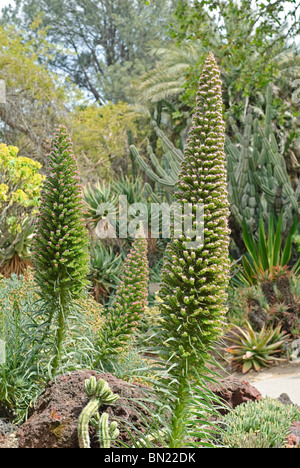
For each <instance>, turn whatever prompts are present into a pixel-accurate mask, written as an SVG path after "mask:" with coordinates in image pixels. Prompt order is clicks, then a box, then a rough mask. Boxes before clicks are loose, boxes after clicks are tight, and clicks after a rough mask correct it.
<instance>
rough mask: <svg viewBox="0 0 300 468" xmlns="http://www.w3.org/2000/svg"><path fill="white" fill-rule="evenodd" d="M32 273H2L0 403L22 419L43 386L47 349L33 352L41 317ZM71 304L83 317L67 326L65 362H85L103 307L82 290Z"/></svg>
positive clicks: (71, 364) (86, 362)
mask: <svg viewBox="0 0 300 468" xmlns="http://www.w3.org/2000/svg"><path fill="white" fill-rule="evenodd" d="M37 291H38V288H37V285H36V282H35V280H34V274H33V271H32V270H31V269H28V270H27V271H26V274H24V276H22V275H21V276H20V278H18V277H17V276H16V275H12V277H11V278H9V279H6V278H3V277H2V278H1V277H0V339H2V340H3V341H4V342H5V351H6V362H5V364H3V365H1V364H0V406H1V407H2V408H3V407H4V408H6V409H7V411H8V412H10V413H11V414H12V415H13V416H14V417H15V418H16V421H17V422H18V421H21V420H23V419H24V417H26V415H27V412H28V410H29V408H30V404H31V403H32V400H34V399H35V398H36V397H37V396H38V395H39V393H40V392H41V391H42V390H43V389H44V385H45V383H46V381H47V379H48V357H49V356H48V353H47V350H46V349H43V352H42V353H41V355H40V356H36V353H35V352H34V349H35V347H36V342H37V341H38V336H37V331H38V329H39V326H40V325H41V323H42V322H43V317H42V316H41V315H40V311H41V303H40V301H39V294H38V292H37ZM74 307H75V308H76V307H77V308H78V309H79V311H80V312H79V313H80V316H81V320H80V321H77V323H76V327H75V328H74V329H73V330H72V329H71V330H69V334H68V342H67V350H68V351H69V354H71V351H72V353H73V354H72V355H71V356H72V359H70V358H69V362H68V363H66V369H67V370H68V365H70V366H71V367H70V368H72V367H74V366H76V365H77V366H78V365H79V366H84V367H87V366H89V365H90V363H89V355H88V353H87V347H88V346H87V344H86V342H85V343H84V339H83V337H85V339H86V340H89V341H88V345H89V351H90V353H92V350H93V339H94V337H95V336H96V334H97V333H99V330H100V329H101V327H102V324H103V321H104V318H103V308H102V306H100V304H98V303H97V302H96V301H95V300H94V299H93V298H92V297H91V296H90V295H88V294H83V295H82V296H81V297H80V298H79V299H78V300H76V302H75V304H74Z"/></svg>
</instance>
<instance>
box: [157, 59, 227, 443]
mask: <svg viewBox="0 0 300 468" xmlns="http://www.w3.org/2000/svg"><path fill="white" fill-rule="evenodd" d="M224 131H225V127H224V121H223V116H222V92H221V80H220V72H219V70H218V67H217V64H216V61H215V59H214V57H213V55H212V54H209V55H208V57H207V59H206V62H205V67H204V69H203V73H202V75H201V77H200V83H199V91H198V94H197V107H196V110H195V115H194V117H193V125H192V129H191V131H190V134H189V139H188V142H187V146H186V149H185V156H184V160H183V163H182V167H181V171H180V174H179V181H178V183H177V185H176V193H175V199H176V202H177V203H178V204H179V205H180V206H181V207H182V208H184V206H185V205H188V204H189V205H191V206H192V213H191V218H192V226H193V231H194V232H197V231H198V232H199V226H197V224H196V223H197V216H196V207H197V206H198V205H202V206H203V208H204V242H203V244H201V245H198V244H197V245H198V246H197V247H195V248H189V243H190V242H193V241H196V237H191V236H190V235H189V233H186V232H184V233H183V234H182V235H181V236H179V237H175V231H174V229H173V232H172V239H171V242H170V244H169V247H168V249H167V254H166V258H165V263H164V268H163V273H162V286H161V291H160V297H161V299H162V301H163V304H162V305H161V311H162V328H161V330H160V331H159V333H158V346H160V349H161V358H162V360H163V361H164V362H167V367H168V369H169V388H168V391H169V392H171V403H170V405H171V408H172V421H171V425H170V428H169V443H168V446H169V447H171V448H177V447H182V446H184V444H185V443H186V441H187V433H188V422H187V421H188V420H189V416H190V413H189V405H190V402H191V397H192V395H191V381H192V380H194V379H195V378H196V379H198V376H199V373H202V372H203V371H204V370H205V367H206V361H207V360H208V359H209V352H210V350H211V349H212V346H213V344H214V343H215V341H216V340H217V338H218V337H219V336H220V335H221V333H222V329H223V323H224V317H225V314H226V311H227V309H226V300H227V291H226V290H227V286H228V279H229V254H228V248H229V229H228V217H229V203H228V199H227V175H226V161H225V153H224V144H225V135H224ZM164 382H166V379H164Z"/></svg>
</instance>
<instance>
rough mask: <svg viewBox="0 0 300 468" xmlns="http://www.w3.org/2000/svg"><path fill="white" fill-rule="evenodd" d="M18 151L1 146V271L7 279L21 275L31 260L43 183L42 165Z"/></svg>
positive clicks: (10, 147) (11, 147)
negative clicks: (13, 274) (14, 275)
mask: <svg viewBox="0 0 300 468" xmlns="http://www.w3.org/2000/svg"><path fill="white" fill-rule="evenodd" d="M18 151H19V150H18V148H15V147H13V146H6V145H4V144H0V272H2V274H5V276H9V275H10V274H11V273H22V271H23V266H27V263H26V261H28V260H29V259H30V250H29V248H30V243H31V240H30V236H31V235H32V233H33V219H32V218H33V214H34V212H35V211H36V209H37V207H38V206H39V195H40V189H41V185H42V181H43V177H42V176H41V175H40V173H39V170H40V169H41V165H40V164H39V163H38V162H36V161H33V160H32V159H29V158H24V157H21V156H18ZM14 257H16V258H15V262H13V261H12V259H14ZM17 259H18V260H19V262H17ZM22 262H23V265H22ZM13 267H14V268H13Z"/></svg>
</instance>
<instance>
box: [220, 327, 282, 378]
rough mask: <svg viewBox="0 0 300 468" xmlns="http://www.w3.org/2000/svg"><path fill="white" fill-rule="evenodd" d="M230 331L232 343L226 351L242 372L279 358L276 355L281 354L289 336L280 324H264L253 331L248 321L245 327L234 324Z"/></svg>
mask: <svg viewBox="0 0 300 468" xmlns="http://www.w3.org/2000/svg"><path fill="white" fill-rule="evenodd" d="M231 333H232V335H233V337H231V338H230V342H232V343H233V345H232V346H230V347H229V348H227V352H228V353H230V354H231V355H232V358H231V362H232V364H233V365H234V366H235V367H238V368H241V370H242V372H243V373H244V374H245V373H247V372H248V371H249V370H250V369H252V368H253V369H254V370H256V371H259V370H260V369H261V368H262V367H269V366H270V365H271V364H272V362H273V361H278V360H280V359H279V358H278V355H280V354H282V349H283V345H284V343H286V342H287V340H288V338H289V335H287V334H286V333H285V331H282V329H281V325H278V326H277V327H275V328H273V327H269V328H266V326H264V327H263V328H262V329H261V330H260V331H259V332H255V331H254V330H253V328H252V327H251V325H250V323H248V322H247V323H246V327H245V329H244V328H241V327H238V326H235V329H234V330H232V331H231Z"/></svg>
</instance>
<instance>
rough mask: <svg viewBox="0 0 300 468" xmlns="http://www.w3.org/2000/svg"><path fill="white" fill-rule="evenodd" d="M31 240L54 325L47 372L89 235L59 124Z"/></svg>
mask: <svg viewBox="0 0 300 468" xmlns="http://www.w3.org/2000/svg"><path fill="white" fill-rule="evenodd" d="M48 164H49V173H48V176H47V178H46V181H45V183H44V186H43V190H42V196H41V207H40V211H39V215H38V220H37V225H36V231H35V240H34V266H35V278H36V281H37V284H38V286H39V288H40V295H41V298H42V299H43V301H44V303H45V308H44V311H45V314H46V322H47V323H48V327H50V326H53V327H54V328H55V350H54V359H53V362H52V373H53V374H54V375H55V373H56V371H57V369H58V366H59V363H60V359H61V353H62V347H63V342H64V338H65V334H66V329H67V323H68V316H69V314H70V311H71V308H72V305H73V304H74V300H75V299H78V298H79V297H80V294H81V292H82V290H83V288H84V287H85V285H86V277H87V274H88V234H87V230H86V228H85V222H84V218H83V214H84V205H83V200H82V189H81V185H80V182H79V180H80V179H79V176H78V168H77V163H76V160H75V158H74V155H73V151H72V142H71V139H70V137H69V135H68V133H67V130H66V128H65V127H59V128H58V130H57V133H56V134H55V136H54V138H53V141H52V150H51V153H50V155H49V159H48Z"/></svg>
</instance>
